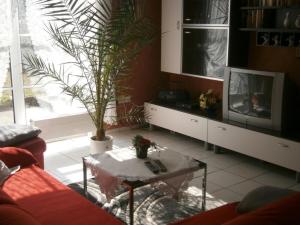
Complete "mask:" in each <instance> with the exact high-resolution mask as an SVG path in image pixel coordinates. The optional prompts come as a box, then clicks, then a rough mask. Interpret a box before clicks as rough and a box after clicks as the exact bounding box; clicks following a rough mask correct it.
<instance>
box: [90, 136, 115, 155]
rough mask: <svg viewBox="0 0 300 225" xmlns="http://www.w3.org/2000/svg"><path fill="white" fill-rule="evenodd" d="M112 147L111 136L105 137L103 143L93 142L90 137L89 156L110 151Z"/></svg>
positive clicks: (92, 138)
mask: <svg viewBox="0 0 300 225" xmlns="http://www.w3.org/2000/svg"><path fill="white" fill-rule="evenodd" d="M112 146H113V137H112V136H106V140H104V141H97V140H94V137H91V142H90V154H98V153H103V152H105V151H109V150H112Z"/></svg>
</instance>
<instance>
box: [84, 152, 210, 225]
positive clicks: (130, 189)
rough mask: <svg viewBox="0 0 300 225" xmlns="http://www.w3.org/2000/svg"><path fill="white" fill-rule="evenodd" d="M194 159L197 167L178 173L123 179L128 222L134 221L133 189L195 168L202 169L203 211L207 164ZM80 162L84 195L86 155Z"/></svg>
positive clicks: (203, 208)
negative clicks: (127, 199)
mask: <svg viewBox="0 0 300 225" xmlns="http://www.w3.org/2000/svg"><path fill="white" fill-rule="evenodd" d="M194 160H195V161H197V162H198V167H196V168H194V169H188V170H182V171H179V173H173V174H165V175H162V176H159V177H157V179H152V180H147V181H139V180H137V181H127V180H125V181H123V183H122V184H123V185H125V186H126V187H127V188H128V192H129V224H130V225H133V223H134V218H133V214H134V189H136V188H138V187H142V186H145V185H147V184H150V183H154V182H157V181H160V180H164V179H167V178H172V177H176V176H179V175H183V174H185V173H187V172H195V171H197V170H200V169H203V176H202V205H201V208H202V210H203V211H205V208H206V183H207V164H206V163H204V162H202V161H199V160H196V159H194ZM82 164H83V189H84V194H85V196H88V192H87V166H86V157H82Z"/></svg>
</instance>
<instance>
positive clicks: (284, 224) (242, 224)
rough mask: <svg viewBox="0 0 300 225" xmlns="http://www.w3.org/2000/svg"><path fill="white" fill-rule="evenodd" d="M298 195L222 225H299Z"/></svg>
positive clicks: (299, 206)
mask: <svg viewBox="0 0 300 225" xmlns="http://www.w3.org/2000/svg"><path fill="white" fill-rule="evenodd" d="M299 212H300V193H299V192H298V193H296V194H291V195H289V196H287V197H284V198H282V199H280V200H277V201H275V202H273V203H270V204H268V205H266V206H264V207H262V208H259V209H257V210H255V211H253V212H250V213H246V214H242V215H241V216H239V217H237V218H236V219H234V220H232V221H230V222H227V223H224V224H223V225H254V224H257V225H258V224H259V225H260V224H263V225H299V224H300V214H299Z"/></svg>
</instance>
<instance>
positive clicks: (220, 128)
mask: <svg viewBox="0 0 300 225" xmlns="http://www.w3.org/2000/svg"><path fill="white" fill-rule="evenodd" d="M218 129H219V130H223V131H225V130H227V129H226V127H218Z"/></svg>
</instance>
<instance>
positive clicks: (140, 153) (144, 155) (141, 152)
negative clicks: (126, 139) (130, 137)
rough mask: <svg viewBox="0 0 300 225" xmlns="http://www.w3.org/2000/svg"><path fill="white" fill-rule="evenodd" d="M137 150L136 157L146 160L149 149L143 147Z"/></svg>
mask: <svg viewBox="0 0 300 225" xmlns="http://www.w3.org/2000/svg"><path fill="white" fill-rule="evenodd" d="M135 150H136V157H137V158H139V159H146V158H147V154H148V147H147V146H142V147H137V148H135Z"/></svg>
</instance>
